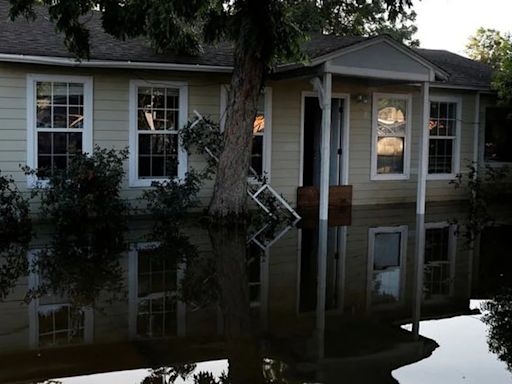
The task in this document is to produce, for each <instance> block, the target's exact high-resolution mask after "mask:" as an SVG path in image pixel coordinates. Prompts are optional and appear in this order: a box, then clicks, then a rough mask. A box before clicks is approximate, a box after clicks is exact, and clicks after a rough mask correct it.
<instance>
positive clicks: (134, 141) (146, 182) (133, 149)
mask: <svg viewBox="0 0 512 384" xmlns="http://www.w3.org/2000/svg"><path fill="white" fill-rule="evenodd" d="M139 87H155V88H158V87H161V88H176V89H178V90H179V109H180V110H179V113H178V120H179V121H178V130H180V129H181V128H183V127H184V126H185V124H186V123H187V119H188V83H187V82H185V81H161V80H130V97H129V113H130V118H129V132H130V133H129V139H128V148H129V151H130V155H129V160H128V179H129V186H130V187H150V186H151V184H152V183H153V182H162V181H165V180H166V178H155V179H149V178H148V179H139V177H138V169H139V166H138V163H139V160H138V158H139V156H138V146H139V144H138V131H137V98H138V89H139ZM187 170H188V155H187V151H185V149H184V148H183V146H182V145H181V144H180V142H179V140H178V176H177V178H178V179H179V180H183V179H184V178H185V175H186V173H187Z"/></svg>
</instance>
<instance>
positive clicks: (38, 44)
mask: <svg viewBox="0 0 512 384" xmlns="http://www.w3.org/2000/svg"><path fill="white" fill-rule="evenodd" d="M35 10H36V14H37V18H36V20H34V21H30V22H29V21H27V20H25V19H23V18H18V19H17V20H16V21H14V22H11V21H10V20H9V18H8V11H9V4H8V2H7V1H5V0H0V54H13V55H28V56H43V57H57V58H72V57H73V56H72V55H71V54H70V53H69V52H68V50H67V49H66V47H65V45H64V40H63V36H62V35H61V34H58V33H56V32H55V28H54V26H53V24H52V23H51V22H50V21H49V18H48V13H47V11H46V9H44V8H36V9H35ZM88 28H89V30H90V36H91V40H90V43H91V44H90V45H91V54H90V59H91V60H102V61H121V62H144V63H172V64H189V65H205V66H221V67H230V66H232V65H233V49H232V45H231V44H230V43H219V44H217V45H215V46H206V47H204V49H203V52H202V53H201V54H199V55H196V56H191V55H183V54H176V53H173V52H166V53H163V54H157V53H155V52H154V50H153V49H152V48H151V47H150V46H149V44H147V42H146V41H145V40H144V39H143V38H138V39H130V40H126V41H119V40H116V39H115V38H113V37H111V36H110V35H108V34H106V33H105V32H103V29H102V27H101V19H100V15H99V14H98V13H95V14H93V15H92V16H91V18H90V20H89V21H88ZM366 39H367V38H364V37H351V36H343V37H342V36H326V35H320V34H317V35H313V36H311V38H310V40H308V41H307V42H305V43H304V49H305V52H306V53H307V54H308V56H309V57H310V58H311V59H314V58H316V57H320V56H324V55H326V54H328V53H331V52H334V51H337V50H340V49H342V48H346V47H348V46H351V45H354V44H357V43H359V42H361V41H364V40H366ZM415 51H416V52H417V53H418V54H419V55H421V56H423V57H424V58H425V59H427V60H428V61H430V62H431V63H433V64H434V65H436V66H438V67H440V68H441V69H443V70H444V71H446V72H447V73H449V74H450V76H449V79H448V81H447V82H446V83H447V84H450V85H460V86H468V87H482V88H488V87H489V85H490V80H491V70H490V68H489V67H488V66H486V65H484V64H481V63H478V62H475V61H472V60H469V59H466V58H464V57H462V56H459V55H456V54H454V53H451V52H447V51H440V50H427V49H416V50H415Z"/></svg>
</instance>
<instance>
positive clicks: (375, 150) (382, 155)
mask: <svg viewBox="0 0 512 384" xmlns="http://www.w3.org/2000/svg"><path fill="white" fill-rule="evenodd" d="M410 125H411V97H410V95H398V94H382V93H375V94H374V95H373V124H372V179H373V180H379V179H382V180H393V179H398V180H399V179H407V178H408V177H409V147H410V131H411V129H410Z"/></svg>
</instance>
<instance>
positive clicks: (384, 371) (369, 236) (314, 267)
mask: <svg viewBox="0 0 512 384" xmlns="http://www.w3.org/2000/svg"><path fill="white" fill-rule="evenodd" d="M501 213H502V215H501V216H502V217H501V218H498V220H497V221H496V223H495V224H494V226H493V227H489V228H486V229H485V230H483V231H482V232H481V233H478V234H477V236H476V237H475V239H474V240H473V241H470V240H469V238H468V236H467V235H468V233H467V226H466V221H467V219H466V214H467V207H465V206H463V205H452V204H443V205H435V206H431V207H429V209H428V211H427V214H426V215H424V216H423V215H422V216H417V215H416V214H415V209H414V206H409V205H402V206H373V207H353V208H352V209H349V210H345V211H343V212H338V213H336V214H334V213H333V215H331V217H330V220H329V222H328V223H327V222H326V223H317V222H315V221H314V220H311V219H308V218H305V219H303V220H302V221H300V222H299V223H296V224H293V223H288V222H279V223H268V222H266V221H261V220H259V221H258V222H255V223H253V224H252V225H249V226H248V227H245V228H242V227H236V228H235V227H232V228H227V229H226V228H218V227H214V226H210V227H207V226H205V225H202V224H200V223H199V222H198V220H195V219H194V220H192V219H191V220H189V221H187V223H186V224H185V225H180V226H179V228H178V230H162V227H158V226H155V225H154V223H152V222H151V221H148V220H134V221H132V222H130V223H129V225H128V229H127V230H126V232H125V234H124V243H125V244H126V247H125V248H126V249H125V250H123V249H121V248H123V247H120V246H119V244H120V242H119V239H118V238H116V240H115V241H109V239H102V241H101V242H99V243H101V244H104V246H105V249H102V248H101V247H98V248H97V249H93V250H91V249H88V250H87V251H84V250H77V249H75V248H73V247H71V246H69V244H68V248H66V247H63V248H62V249H60V251H48V249H50V248H51V247H52V244H55V243H54V242H52V241H54V240H55V237H54V236H53V233H52V229H51V228H49V227H47V226H43V225H41V226H40V227H38V228H36V229H35V232H36V235H37V236H35V238H34V240H33V242H32V244H31V247H30V250H29V251H28V252H27V255H26V257H27V260H28V261H29V263H28V267H27V266H26V265H24V264H23V263H17V264H16V263H14V264H13V265H15V266H18V268H14V267H13V268H4V269H0V271H3V274H4V276H0V285H3V286H0V293H1V292H3V293H4V296H3V297H2V298H1V299H0V383H48V384H49V383H66V384H68V383H69V384H71V383H72V384H79V383H80V384H82V383H84V384H85V383H87V384H89V383H94V384H95V383H98V384H99V383H109V384H111V383H123V384H153V383H154V384H156V383H166V384H167V383H169V384H170V383H197V384H204V383H207V384H213V383H215V384H227V383H233V384H234V383H244V384H245V383H269V384H270V383H272V384H278V383H283V384H284V383H325V384H327V383H341V382H347V383H401V384H408V383H410V384H418V383H420V384H421V383H492V384H500V383H509V382H511V381H512V373H511V370H512V304H511V301H510V298H511V297H512V296H511V292H512V291H511V290H510V289H511V288H512V268H511V267H512V258H511V257H510V256H511V255H510V253H511V250H510V247H509V244H510V241H509V239H510V237H511V235H512V220H509V218H510V217H511V216H510V215H509V214H508V213H506V212H505V211H503V212H501ZM313 216H314V215H313ZM52 236H53V237H52ZM52 239H53V240H52ZM112 253H114V254H112ZM8 262H10V263H12V257H11V258H9V259H7V258H6V259H5V260H3V261H0V266H1V265H6V263H8ZM2 263H3V264H2ZM21 266H23V267H21ZM0 297H1V296H0Z"/></svg>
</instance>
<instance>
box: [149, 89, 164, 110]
mask: <svg viewBox="0 0 512 384" xmlns="http://www.w3.org/2000/svg"><path fill="white" fill-rule="evenodd" d="M152 105H153V108H165V88H153V98H152Z"/></svg>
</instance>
